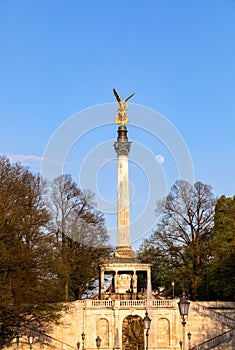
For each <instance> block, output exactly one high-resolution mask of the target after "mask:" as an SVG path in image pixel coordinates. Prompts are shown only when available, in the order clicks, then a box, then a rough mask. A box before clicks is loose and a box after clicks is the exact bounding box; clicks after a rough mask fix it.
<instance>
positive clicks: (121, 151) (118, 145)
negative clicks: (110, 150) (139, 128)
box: [114, 141, 131, 156]
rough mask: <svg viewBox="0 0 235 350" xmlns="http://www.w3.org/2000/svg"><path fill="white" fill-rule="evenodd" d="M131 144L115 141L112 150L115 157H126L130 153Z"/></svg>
mask: <svg viewBox="0 0 235 350" xmlns="http://www.w3.org/2000/svg"><path fill="white" fill-rule="evenodd" d="M130 148H131V142H129V141H121V142H119V141H117V142H115V143H114V149H115V151H116V153H117V156H128V153H129V152H130Z"/></svg>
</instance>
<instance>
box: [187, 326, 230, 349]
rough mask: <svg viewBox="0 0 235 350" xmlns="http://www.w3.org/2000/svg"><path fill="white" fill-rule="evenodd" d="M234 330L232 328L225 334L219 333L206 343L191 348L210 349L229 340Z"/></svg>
mask: <svg viewBox="0 0 235 350" xmlns="http://www.w3.org/2000/svg"><path fill="white" fill-rule="evenodd" d="M232 332H233V331H232V330H230V331H227V332H225V333H223V334H220V335H217V336H216V337H214V338H211V339H209V340H207V341H205V342H204V343H201V344H199V345H196V346H194V347H192V348H191V350H209V349H213V348H215V347H216V346H218V345H219V344H222V343H225V342H229V341H230V340H231V339H232Z"/></svg>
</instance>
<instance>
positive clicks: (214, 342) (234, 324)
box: [191, 303, 235, 350]
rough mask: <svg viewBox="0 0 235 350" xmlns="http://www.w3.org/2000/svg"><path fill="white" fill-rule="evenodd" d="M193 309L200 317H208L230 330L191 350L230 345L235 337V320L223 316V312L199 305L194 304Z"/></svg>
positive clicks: (207, 349) (204, 349) (205, 349)
mask: <svg viewBox="0 0 235 350" xmlns="http://www.w3.org/2000/svg"><path fill="white" fill-rule="evenodd" d="M192 308H193V310H195V311H196V312H197V313H199V314H200V315H202V316H208V317H210V318H212V319H213V320H216V321H218V322H220V323H221V324H223V325H224V326H227V327H228V328H230V329H229V330H228V331H226V332H224V333H222V334H219V335H217V336H215V337H213V338H211V339H209V340H207V341H205V342H203V343H201V344H199V345H196V346H194V347H192V348H191V350H209V349H213V348H215V347H216V346H218V345H220V344H224V343H229V342H230V341H231V340H232V338H233V336H234V329H235V319H233V318H231V317H228V316H227V315H225V314H222V313H221V312H218V311H215V310H213V309H211V308H209V307H208V306H204V305H201V304H199V303H193V305H192Z"/></svg>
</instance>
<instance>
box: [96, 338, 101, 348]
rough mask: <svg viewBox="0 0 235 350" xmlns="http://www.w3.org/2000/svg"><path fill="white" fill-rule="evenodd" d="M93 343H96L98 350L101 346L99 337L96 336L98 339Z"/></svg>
mask: <svg viewBox="0 0 235 350" xmlns="http://www.w3.org/2000/svg"><path fill="white" fill-rule="evenodd" d="M95 342H96V346H97V349H98V350H99V348H100V345H101V338H100V336H99V335H98V337H97V338H96V340H95Z"/></svg>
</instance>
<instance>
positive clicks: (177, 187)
mask: <svg viewBox="0 0 235 350" xmlns="http://www.w3.org/2000/svg"><path fill="white" fill-rule="evenodd" d="M215 202H216V201H215V198H214V196H213V193H212V191H211V187H210V186H208V185H205V184H203V183H201V182H197V183H195V184H194V186H191V185H190V184H189V183H187V182H185V181H177V182H176V183H175V184H174V186H173V187H172V188H171V191H170V193H169V194H168V196H167V197H166V198H165V199H164V200H162V201H160V202H159V203H158V206H157V210H156V212H157V214H158V215H159V219H158V224H157V228H156V230H155V232H154V233H153V234H152V235H151V237H150V239H149V240H146V241H145V242H144V244H143V247H142V248H141V254H140V257H141V256H142V257H144V256H145V255H149V258H148V261H149V262H153V265H154V266H153V271H154V273H156V274H157V279H156V283H157V284H158V285H159V286H160V284H162V283H164V284H165V286H166V287H167V288H166V294H168V295H169V293H170V292H171V281H173V280H174V281H175V292H176V293H178V291H179V290H182V289H183V288H187V290H188V292H189V293H190V297H191V299H192V300H196V299H197V298H198V297H199V295H198V288H199V287H200V284H201V283H203V282H204V278H205V275H206V271H207V270H206V267H207V264H208V260H209V258H210V255H211V254H210V252H211V241H212V239H213V222H214V208H215ZM160 257H161V258H160ZM155 271H156V272H155Z"/></svg>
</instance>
